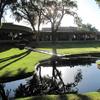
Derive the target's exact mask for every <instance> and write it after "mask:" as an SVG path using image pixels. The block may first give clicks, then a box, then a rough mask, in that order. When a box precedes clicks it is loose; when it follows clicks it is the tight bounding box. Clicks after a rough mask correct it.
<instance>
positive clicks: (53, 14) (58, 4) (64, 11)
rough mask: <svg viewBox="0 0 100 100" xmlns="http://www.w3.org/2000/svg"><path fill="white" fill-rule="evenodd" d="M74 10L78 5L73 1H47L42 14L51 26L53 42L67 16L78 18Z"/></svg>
mask: <svg viewBox="0 0 100 100" xmlns="http://www.w3.org/2000/svg"><path fill="white" fill-rule="evenodd" d="M74 8H77V4H76V2H75V1H72V0H45V5H44V6H43V8H42V9H43V11H42V14H43V15H44V17H45V19H46V20H45V21H46V22H49V23H50V24H51V32H52V41H53V42H54V41H55V34H54V33H56V32H57V30H58V28H59V27H60V25H61V21H62V19H63V17H64V16H65V15H72V16H74V17H76V16H77V14H76V13H75V12H74V11H73V9H74ZM66 23H67V22H66Z"/></svg>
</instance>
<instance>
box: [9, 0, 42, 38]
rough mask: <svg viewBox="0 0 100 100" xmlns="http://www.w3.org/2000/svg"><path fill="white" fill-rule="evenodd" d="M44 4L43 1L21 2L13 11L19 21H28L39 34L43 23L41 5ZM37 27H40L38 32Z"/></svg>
mask: <svg viewBox="0 0 100 100" xmlns="http://www.w3.org/2000/svg"><path fill="white" fill-rule="evenodd" d="M42 3H43V2H42V1H41V0H19V1H17V2H16V3H15V4H14V5H13V6H11V10H12V12H13V15H14V16H15V19H16V20H17V21H20V20H22V19H24V20H26V21H27V22H29V24H30V25H31V26H32V29H33V32H34V33H39V30H40V24H41V22H42V14H41V9H39V5H42ZM36 25H37V26H38V30H36V27H35V26H36ZM37 37H38V36H37Z"/></svg>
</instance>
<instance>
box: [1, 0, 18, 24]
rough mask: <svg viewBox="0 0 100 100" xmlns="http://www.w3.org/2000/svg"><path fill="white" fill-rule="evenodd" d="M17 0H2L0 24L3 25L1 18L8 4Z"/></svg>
mask: <svg viewBox="0 0 100 100" xmlns="http://www.w3.org/2000/svg"><path fill="white" fill-rule="evenodd" d="M16 1H17V0H0V26H1V19H2V17H3V13H4V12H5V10H6V7H7V6H8V5H11V4H13V3H15V2H16Z"/></svg>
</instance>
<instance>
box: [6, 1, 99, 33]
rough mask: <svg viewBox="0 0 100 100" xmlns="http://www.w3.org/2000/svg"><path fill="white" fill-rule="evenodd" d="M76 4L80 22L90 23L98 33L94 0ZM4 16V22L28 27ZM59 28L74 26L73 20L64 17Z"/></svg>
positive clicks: (97, 16)
mask: <svg viewBox="0 0 100 100" xmlns="http://www.w3.org/2000/svg"><path fill="white" fill-rule="evenodd" d="M76 1H77V4H78V10H77V13H78V15H79V17H81V19H82V22H83V23H84V24H87V23H90V24H92V26H94V27H96V28H97V29H98V30H99V31H100V21H99V19H100V8H99V7H98V5H97V4H96V2H95V1H94V0H76ZM8 15H10V12H8ZM8 15H6V17H5V21H6V22H12V23H15V24H19V25H24V26H29V27H30V25H28V23H25V22H22V21H21V22H20V23H18V22H16V21H14V18H13V17H11V15H10V16H8ZM61 26H76V25H75V23H74V19H73V17H71V16H67V17H64V18H63V20H62V23H61ZM43 27H50V25H49V24H48V25H47V24H46V25H44V26H43Z"/></svg>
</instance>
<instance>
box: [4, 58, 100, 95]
mask: <svg viewBox="0 0 100 100" xmlns="http://www.w3.org/2000/svg"><path fill="white" fill-rule="evenodd" d="M97 61H98V60H97V59H94V60H92V62H91V61H90V62H88V63H84V64H83V63H82V64H78V63H77V64H74V65H72V66H71V65H66V66H65V65H64V66H59V67H57V69H58V70H59V71H60V72H61V76H62V79H63V81H64V83H65V84H70V83H74V81H75V77H76V76H77V74H78V73H80V76H79V78H81V79H80V80H79V81H78V83H77V85H76V86H75V87H74V88H77V90H78V93H85V92H92V91H97V90H98V89H100V69H99V66H98V65H97V64H96V62H97ZM41 72H42V73H41V76H42V77H43V76H49V77H51V76H52V67H50V66H48V67H46V66H45V67H43V66H41ZM37 73H38V71H37ZM30 78H31V77H30ZM30 78H26V79H22V80H17V81H13V82H8V83H5V90H6V91H7V90H9V91H10V95H9V96H11V97H13V96H14V91H13V90H15V89H16V88H17V87H18V86H19V85H20V84H26V82H27V81H28V80H29V79H30Z"/></svg>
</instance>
